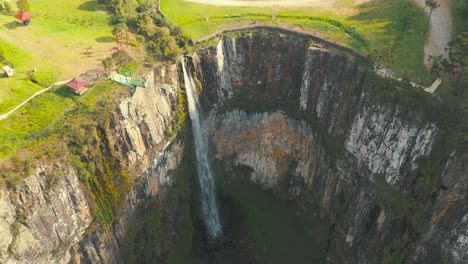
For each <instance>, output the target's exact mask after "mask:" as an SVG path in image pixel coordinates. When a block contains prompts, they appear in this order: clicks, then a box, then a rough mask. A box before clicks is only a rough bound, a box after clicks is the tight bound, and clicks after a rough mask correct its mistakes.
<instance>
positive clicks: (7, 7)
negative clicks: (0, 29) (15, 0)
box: [3, 2, 11, 12]
mask: <svg viewBox="0 0 468 264" xmlns="http://www.w3.org/2000/svg"><path fill="white" fill-rule="evenodd" d="M3 5H4V6H5V10H6V11H8V12H10V11H11V4H10V3H8V2H4V4H3Z"/></svg>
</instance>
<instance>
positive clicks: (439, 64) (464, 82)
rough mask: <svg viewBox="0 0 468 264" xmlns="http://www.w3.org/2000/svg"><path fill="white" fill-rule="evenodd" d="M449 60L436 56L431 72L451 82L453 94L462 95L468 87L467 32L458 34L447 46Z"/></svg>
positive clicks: (433, 59)
mask: <svg viewBox="0 0 468 264" xmlns="http://www.w3.org/2000/svg"><path fill="white" fill-rule="evenodd" d="M448 51H449V59H445V58H442V56H437V57H434V58H431V60H432V61H433V66H432V71H433V72H434V73H436V74H437V75H439V76H442V75H443V76H445V77H446V78H448V79H450V80H451V82H453V85H452V87H453V94H454V95H455V96H458V95H463V92H464V90H465V89H467V86H468V78H467V75H466V74H465V73H466V72H468V32H462V33H460V34H459V35H458V36H457V37H456V38H455V39H454V40H453V41H451V42H450V43H449V46H448Z"/></svg>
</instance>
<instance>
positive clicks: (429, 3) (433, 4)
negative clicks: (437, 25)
mask: <svg viewBox="0 0 468 264" xmlns="http://www.w3.org/2000/svg"><path fill="white" fill-rule="evenodd" d="M439 6H440V5H439V4H438V3H437V1H436V0H426V6H425V7H424V9H426V7H429V10H430V11H429V18H428V19H427V23H426V27H425V28H424V33H423V36H425V35H426V32H427V28H428V27H429V21H431V16H432V12H434V10H436V9H437V8H438V7H439Z"/></svg>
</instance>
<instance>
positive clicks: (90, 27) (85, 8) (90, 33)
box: [0, 0, 114, 159]
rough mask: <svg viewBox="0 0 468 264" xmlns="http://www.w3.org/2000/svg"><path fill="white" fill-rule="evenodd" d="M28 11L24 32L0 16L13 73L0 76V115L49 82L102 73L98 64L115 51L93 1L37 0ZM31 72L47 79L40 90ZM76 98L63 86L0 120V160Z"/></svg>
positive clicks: (1, 40)
mask: <svg viewBox="0 0 468 264" xmlns="http://www.w3.org/2000/svg"><path fill="white" fill-rule="evenodd" d="M12 6H14V4H12ZM30 10H31V13H33V14H34V15H35V18H33V23H32V24H31V25H29V26H27V27H23V26H20V25H18V23H17V21H16V19H15V18H14V17H13V16H14V14H15V13H16V12H15V11H12V12H6V11H3V12H0V45H1V47H2V48H3V49H4V50H5V57H6V60H7V61H8V64H10V65H11V66H13V67H14V70H15V76H13V77H11V78H6V76H4V75H3V74H1V75H0V114H3V113H6V112H8V111H9V110H11V109H12V108H14V107H15V106H16V105H17V104H19V103H20V102H22V101H24V100H25V99H26V98H28V97H29V96H31V95H32V94H34V93H35V92H37V91H38V90H41V89H43V88H44V87H42V86H47V85H46V84H48V83H50V82H52V81H54V80H67V79H71V78H73V77H76V76H79V75H80V74H81V73H83V72H85V71H87V70H90V69H95V68H101V67H102V66H101V63H100V60H101V59H102V58H103V57H104V56H109V55H110V54H111V48H112V47H113V46H114V39H113V36H112V33H111V32H112V27H111V25H110V24H109V21H108V20H109V16H108V14H107V13H106V12H105V11H104V9H103V7H101V6H100V5H98V4H97V1H85V0H68V1H60V0H36V1H31V2H30ZM85 49H92V50H93V51H94V53H93V55H92V56H91V57H88V56H82V54H81V53H82V52H83V51H84V50H85ZM0 66H1V67H3V65H0ZM32 69H35V70H36V72H35V73H34V74H35V77H36V78H37V79H41V80H46V81H45V82H44V84H43V85H42V86H39V85H37V84H35V83H33V82H31V81H30V80H29V78H28V74H29V73H30V72H31V70H32ZM90 94H93V92H91V93H90ZM88 96H90V95H85V96H84V97H88ZM77 99H78V98H77V97H76V96H75V95H72V94H70V93H69V92H68V91H67V89H66V88H65V87H56V88H54V89H52V91H51V92H46V93H43V94H41V95H40V96H38V97H36V98H35V99H33V100H32V101H31V102H29V103H28V104H26V105H25V106H23V107H22V108H20V109H19V110H18V111H17V112H15V113H14V114H13V115H11V116H10V117H9V118H7V119H5V120H2V121H0V159H1V158H3V157H5V156H7V155H8V154H10V153H12V152H13V151H14V150H16V149H17V148H18V147H20V146H26V145H27V144H28V142H29V141H30V140H32V139H34V138H36V136H37V135H39V134H41V133H43V132H44V130H46V129H49V128H51V127H52V126H53V125H54V121H56V120H58V119H60V116H61V115H63V114H64V113H65V112H67V110H70V109H72V108H73V107H74V106H75V105H76V100H77ZM80 100H82V99H81V98H80ZM41 135H42V134H41Z"/></svg>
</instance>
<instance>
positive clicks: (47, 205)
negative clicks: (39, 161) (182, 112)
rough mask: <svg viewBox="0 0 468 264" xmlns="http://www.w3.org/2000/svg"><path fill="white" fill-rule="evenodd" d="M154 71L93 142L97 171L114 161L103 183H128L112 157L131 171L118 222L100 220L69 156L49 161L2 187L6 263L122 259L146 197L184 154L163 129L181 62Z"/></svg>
mask: <svg viewBox="0 0 468 264" xmlns="http://www.w3.org/2000/svg"><path fill="white" fill-rule="evenodd" d="M155 75H156V77H154V76H153V75H151V76H150V77H151V80H154V81H153V82H152V83H151V85H150V87H149V88H147V89H143V88H137V89H136V90H135V91H134V93H133V95H132V96H131V97H128V98H124V99H123V101H122V102H121V103H120V105H119V106H118V107H117V109H115V110H114V112H112V113H111V114H110V121H109V122H108V124H98V126H99V127H98V129H97V131H99V133H97V136H96V140H95V142H97V143H90V144H89V146H88V148H89V149H90V150H89V153H91V154H90V157H89V159H94V162H95V164H96V170H95V172H96V174H102V171H104V170H105V167H106V166H110V170H111V173H110V174H108V176H109V177H110V179H109V178H108V179H103V178H99V177H100V176H98V177H97V179H98V181H99V182H101V184H102V182H106V181H107V182H112V186H113V188H119V187H120V186H121V185H122V183H121V182H119V181H120V179H117V177H116V172H114V171H112V170H114V169H115V168H113V167H112V166H111V164H118V166H119V168H124V169H125V170H126V171H128V172H130V173H131V179H130V182H129V184H130V185H131V186H132V187H130V188H129V191H128V194H126V195H125V196H124V197H126V198H124V199H123V205H122V206H121V207H120V209H119V210H118V212H117V213H116V218H115V220H114V221H113V222H112V224H111V225H110V226H107V227H102V226H101V225H99V224H96V223H95V222H94V219H93V208H94V207H95V206H96V204H95V201H94V199H93V198H92V194H91V192H90V189H89V188H88V187H85V186H84V184H83V183H82V182H81V181H80V180H79V179H80V176H79V171H78V170H77V168H76V167H75V166H73V165H72V163H71V162H70V160H69V159H68V158H69V157H65V158H62V159H60V160H59V161H56V162H53V163H51V164H44V165H43V166H40V167H38V168H37V169H36V170H35V171H34V173H33V174H32V175H31V176H30V177H27V178H26V179H24V180H23V181H21V182H20V183H19V184H18V186H17V187H16V190H2V191H0V215H1V216H0V232H1V238H0V262H1V263H123V259H122V255H121V246H123V241H122V240H123V237H124V236H125V233H126V231H127V229H128V228H129V226H131V225H132V224H133V223H134V222H135V221H138V219H139V217H140V216H141V214H142V210H144V208H145V205H146V204H147V203H150V202H151V201H152V200H155V199H158V196H159V195H161V194H164V190H165V188H169V187H170V186H171V185H172V183H173V179H174V177H175V175H174V172H173V171H174V169H176V168H177V167H178V165H179V163H180V161H181V159H182V152H183V147H182V146H183V145H182V143H181V142H178V141H174V142H168V140H167V136H166V135H165V130H166V129H167V127H168V126H169V125H170V124H171V122H172V118H173V114H172V113H173V111H174V109H175V107H176V105H177V94H178V75H177V68H176V67H175V66H173V67H168V68H165V69H162V70H159V71H157V72H156V74H155ZM169 83H170V84H169ZM93 136H94V135H90V138H92V137H93ZM96 153H100V156H99V155H97V154H96ZM111 161H112V162H114V163H111ZM57 168H60V170H59V171H60V172H61V173H62V174H61V175H56V176H58V177H57V178H56V179H58V180H57V182H55V183H53V184H51V183H50V179H51V177H49V176H50V174H51V173H52V172H53V171H57V170H56V169H57ZM103 175H104V174H103ZM101 176H102V175H101ZM113 177H114V178H113Z"/></svg>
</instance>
